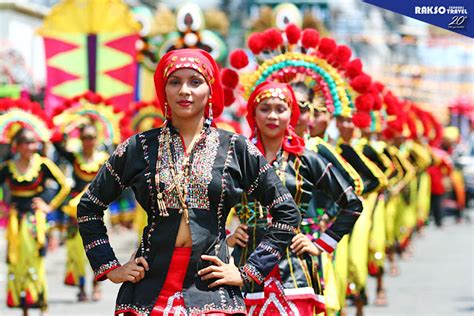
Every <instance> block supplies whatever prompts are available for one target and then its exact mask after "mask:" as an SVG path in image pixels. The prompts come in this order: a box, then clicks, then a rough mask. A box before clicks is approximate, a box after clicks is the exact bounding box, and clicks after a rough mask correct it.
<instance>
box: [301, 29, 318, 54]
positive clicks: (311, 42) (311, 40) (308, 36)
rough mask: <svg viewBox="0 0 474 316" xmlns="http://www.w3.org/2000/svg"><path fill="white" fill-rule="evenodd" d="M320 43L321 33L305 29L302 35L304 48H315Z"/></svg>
mask: <svg viewBox="0 0 474 316" xmlns="http://www.w3.org/2000/svg"><path fill="white" fill-rule="evenodd" d="M318 42H319V32H318V31H316V30H315V29H305V30H303V33H302V34H301V44H302V45H303V47H304V48H306V49H308V48H314V47H316V46H317V45H318Z"/></svg>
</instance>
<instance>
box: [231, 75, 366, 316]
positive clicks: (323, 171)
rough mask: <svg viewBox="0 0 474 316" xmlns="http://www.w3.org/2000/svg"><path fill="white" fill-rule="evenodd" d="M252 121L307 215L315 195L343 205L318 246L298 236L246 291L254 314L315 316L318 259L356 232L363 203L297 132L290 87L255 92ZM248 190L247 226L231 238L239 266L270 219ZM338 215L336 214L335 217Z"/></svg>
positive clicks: (320, 303) (265, 86)
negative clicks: (261, 281) (264, 276)
mask: <svg viewBox="0 0 474 316" xmlns="http://www.w3.org/2000/svg"><path fill="white" fill-rule="evenodd" d="M247 110H248V114H247V121H248V123H249V125H250V127H251V128H252V129H253V131H254V132H253V136H252V137H253V142H254V143H255V144H256V146H257V148H258V149H259V150H260V152H261V153H262V154H263V155H264V156H265V157H266V159H267V160H268V161H270V162H271V166H272V167H273V169H275V171H276V172H277V174H278V175H279V177H280V179H281V180H282V182H283V183H284V184H285V186H286V187H287V189H288V191H289V192H290V193H291V194H292V196H293V198H294V200H295V202H296V203H297V205H298V208H299V211H300V212H301V214H302V216H307V217H310V218H314V217H317V216H316V215H314V214H307V212H308V206H309V201H310V200H311V199H312V198H318V196H317V194H316V193H315V192H317V191H322V192H324V193H325V194H327V195H328V196H329V197H330V198H331V199H332V200H333V201H334V202H336V203H337V204H338V206H339V207H340V211H339V214H337V215H339V216H337V218H336V219H335V222H334V224H333V225H332V226H330V227H329V228H327V229H326V230H325V232H324V233H323V234H321V235H320V236H319V238H317V239H316V240H315V242H314V243H313V242H312V241H311V240H310V239H309V238H308V237H307V236H306V235H303V234H301V233H299V234H297V235H296V236H295V237H294V238H293V240H292V243H291V246H290V248H288V249H286V250H285V253H284V255H283V256H282V259H281V261H280V262H279V264H278V265H275V267H274V269H273V271H272V273H271V274H270V275H271V277H270V278H268V279H267V280H266V281H265V283H264V285H263V286H262V285H261V284H257V283H252V284H250V286H247V287H246V288H245V292H246V293H247V295H246V300H245V302H246V305H247V310H248V313H249V314H250V315H260V314H264V315H277V314H289V315H313V314H314V313H320V312H323V311H324V300H323V297H322V291H321V288H320V284H319V278H318V272H317V269H316V267H317V264H318V263H317V261H318V259H319V258H318V255H319V254H320V252H321V251H326V252H332V251H333V250H334V248H335V246H336V245H337V242H338V241H339V240H340V239H341V238H342V236H343V235H344V234H347V233H349V232H350V231H351V229H352V226H353V225H354V223H355V221H356V219H357V218H358V216H359V214H360V211H361V210H362V204H361V202H360V201H359V199H358V198H357V196H356V195H355V194H354V192H353V190H352V187H351V185H350V184H349V183H347V181H346V180H345V179H344V178H343V177H342V176H341V174H340V173H339V172H338V171H337V169H336V168H333V166H332V164H330V163H328V162H326V161H325V160H323V158H321V157H320V156H318V155H317V153H315V152H313V151H309V150H306V149H305V143H304V140H303V139H302V138H300V137H299V136H298V135H296V133H295V132H294V130H293V128H294V126H296V124H297V122H298V118H299V114H300V112H299V107H298V103H297V101H296V99H295V96H294V94H293V90H292V89H291V87H290V86H289V85H287V84H283V83H270V82H263V83H261V84H260V85H259V86H257V87H256V89H255V90H254V91H253V93H252V94H251V96H250V98H249V102H248V105H247ZM252 194H253V192H247V195H245V196H244V199H243V200H242V203H241V204H239V205H238V206H237V207H236V212H237V214H238V216H239V219H240V222H241V225H240V226H239V227H238V228H237V230H236V232H235V233H234V234H233V235H232V236H231V237H229V239H228V243H229V245H230V246H234V247H235V249H234V252H233V256H234V259H235V262H236V263H238V264H239V265H240V264H245V261H246V260H247V258H248V256H249V254H251V253H252V251H253V249H254V246H255V245H257V244H261V238H262V236H263V235H264V232H265V230H266V229H267V228H266V227H267V226H268V221H271V225H272V227H275V226H276V227H279V225H280V224H279V223H278V222H276V221H275V219H274V218H271V219H270V214H267V212H266V209H265V207H264V205H263V207H262V205H261V203H260V202H259V201H257V200H255V199H254V196H253V195H252ZM333 216H334V214H333Z"/></svg>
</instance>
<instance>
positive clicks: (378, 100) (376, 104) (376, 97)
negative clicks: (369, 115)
mask: <svg viewBox="0 0 474 316" xmlns="http://www.w3.org/2000/svg"><path fill="white" fill-rule="evenodd" d="M372 97H373V98H374V105H373V107H372V109H373V110H374V111H380V110H381V109H382V99H381V98H380V96H379V95H378V94H372Z"/></svg>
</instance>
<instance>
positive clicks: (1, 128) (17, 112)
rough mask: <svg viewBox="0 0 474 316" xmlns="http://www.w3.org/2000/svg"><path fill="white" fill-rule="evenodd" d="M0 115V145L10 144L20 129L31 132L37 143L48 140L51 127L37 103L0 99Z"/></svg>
mask: <svg viewBox="0 0 474 316" xmlns="http://www.w3.org/2000/svg"><path fill="white" fill-rule="evenodd" d="M0 113H1V115H0V143H2V144H10V143H11V141H12V138H13V136H14V135H15V134H16V132H18V130H20V129H21V128H27V129H29V130H31V131H33V133H34V134H35V138H36V140H38V141H42V142H47V141H49V140H50V138H51V128H52V126H53V125H52V124H51V121H50V120H49V119H48V117H47V116H46V114H45V113H44V111H43V109H42V108H41V105H40V104H39V103H36V102H31V101H29V100H26V99H9V98H7V99H0Z"/></svg>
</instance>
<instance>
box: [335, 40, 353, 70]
mask: <svg viewBox="0 0 474 316" xmlns="http://www.w3.org/2000/svg"><path fill="white" fill-rule="evenodd" d="M351 55H352V51H351V49H350V48H349V46H346V45H340V46H338V47H337V48H336V54H335V56H334V57H335V61H336V63H337V64H338V65H339V66H341V67H344V66H345V65H346V64H347V62H348V61H349V59H350V58H351Z"/></svg>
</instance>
